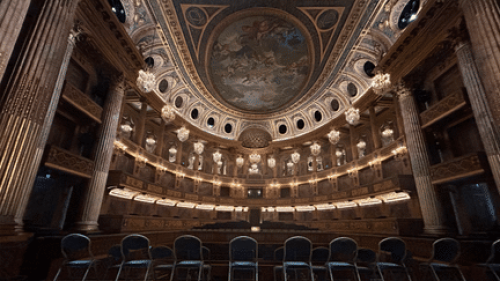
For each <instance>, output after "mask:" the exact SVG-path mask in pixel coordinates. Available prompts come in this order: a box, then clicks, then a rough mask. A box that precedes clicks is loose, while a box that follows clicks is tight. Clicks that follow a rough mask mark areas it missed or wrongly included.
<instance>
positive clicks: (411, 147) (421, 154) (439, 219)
mask: <svg viewBox="0 0 500 281" xmlns="http://www.w3.org/2000/svg"><path fill="white" fill-rule="evenodd" d="M401 84H402V83H401ZM397 94H398V97H399V104H400V110H401V115H402V117H403V124H404V129H405V134H406V145H407V150H408V154H409V155H410V161H411V166H412V170H413V177H414V178H415V187H416V190H417V193H418V199H419V203H420V211H421V212H422V219H423V221H424V231H425V232H426V233H427V234H434V235H436V234H443V233H445V232H446V227H445V225H444V217H443V212H442V211H441V206H440V203H439V201H438V199H437V197H436V192H435V190H434V185H433V184H432V182H431V177H430V172H429V156H428V155H427V148H426V146H425V142H424V136H423V134H422V130H421V127H420V123H419V116H418V110H417V105H416V104H415V100H414V98H413V96H412V92H411V90H409V89H407V88H405V87H404V86H403V85H399V87H398V89H397Z"/></svg>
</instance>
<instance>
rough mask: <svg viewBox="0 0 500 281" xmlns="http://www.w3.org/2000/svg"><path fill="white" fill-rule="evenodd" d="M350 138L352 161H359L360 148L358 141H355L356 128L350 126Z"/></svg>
mask: <svg viewBox="0 0 500 281" xmlns="http://www.w3.org/2000/svg"><path fill="white" fill-rule="evenodd" d="M349 137H350V140H351V151H352V161H353V162H354V161H356V160H358V147H357V146H356V144H357V143H356V140H355V139H354V126H349ZM346 157H347V155H346ZM347 162H349V161H347Z"/></svg>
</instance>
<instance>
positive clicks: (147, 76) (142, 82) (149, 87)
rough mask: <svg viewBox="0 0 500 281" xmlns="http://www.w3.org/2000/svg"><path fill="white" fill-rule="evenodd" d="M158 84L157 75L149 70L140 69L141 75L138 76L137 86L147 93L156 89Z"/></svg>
mask: <svg viewBox="0 0 500 281" xmlns="http://www.w3.org/2000/svg"><path fill="white" fill-rule="evenodd" d="M155 85H156V77H155V75H154V74H153V73H151V72H149V70H146V71H144V70H142V69H141V70H139V76H138V77H137V86H138V87H139V88H140V89H141V90H143V91H144V92H145V93H149V92H151V91H153V90H154V88H155Z"/></svg>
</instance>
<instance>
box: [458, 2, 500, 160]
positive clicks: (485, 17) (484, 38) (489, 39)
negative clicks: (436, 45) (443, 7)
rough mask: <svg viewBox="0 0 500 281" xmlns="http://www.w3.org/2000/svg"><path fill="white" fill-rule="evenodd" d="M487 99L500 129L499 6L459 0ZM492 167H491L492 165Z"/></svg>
mask: <svg viewBox="0 0 500 281" xmlns="http://www.w3.org/2000/svg"><path fill="white" fill-rule="evenodd" d="M460 5H461V7H462V9H463V12H464V17H465V22H466V24H467V29H468V30H469V34H470V39H471V44H472V50H473V54H474V58H475V59H476V62H477V66H478V70H479V74H480V77H481V80H482V82H483V84H484V88H485V90H486V91H485V94H486V100H487V101H488V106H489V108H490V110H491V115H492V117H493V120H494V123H493V124H494V126H495V127H496V128H495V131H497V132H500V79H499V78H500V24H499V23H500V8H499V5H498V1H495V0H460ZM492 169H493V167H492Z"/></svg>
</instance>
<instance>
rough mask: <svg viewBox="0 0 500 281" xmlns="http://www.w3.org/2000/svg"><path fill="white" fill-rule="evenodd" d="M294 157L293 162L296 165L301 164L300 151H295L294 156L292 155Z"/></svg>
mask: <svg viewBox="0 0 500 281" xmlns="http://www.w3.org/2000/svg"><path fill="white" fill-rule="evenodd" d="M290 156H291V157H292V162H293V163H294V164H297V163H299V161H300V153H299V152H298V151H295V152H294V153H292V155H290Z"/></svg>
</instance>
